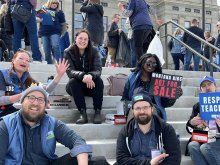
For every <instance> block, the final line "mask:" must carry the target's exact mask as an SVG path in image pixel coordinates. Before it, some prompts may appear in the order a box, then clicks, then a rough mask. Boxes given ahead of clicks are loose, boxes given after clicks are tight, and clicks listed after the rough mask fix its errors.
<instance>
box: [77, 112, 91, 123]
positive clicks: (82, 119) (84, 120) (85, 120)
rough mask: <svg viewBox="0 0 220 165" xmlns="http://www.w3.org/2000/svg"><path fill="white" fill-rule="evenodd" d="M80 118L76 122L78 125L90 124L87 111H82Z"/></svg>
mask: <svg viewBox="0 0 220 165" xmlns="http://www.w3.org/2000/svg"><path fill="white" fill-rule="evenodd" d="M80 114H81V115H80V118H79V119H78V120H77V121H76V124H85V123H88V118H87V114H86V109H81V110H80Z"/></svg>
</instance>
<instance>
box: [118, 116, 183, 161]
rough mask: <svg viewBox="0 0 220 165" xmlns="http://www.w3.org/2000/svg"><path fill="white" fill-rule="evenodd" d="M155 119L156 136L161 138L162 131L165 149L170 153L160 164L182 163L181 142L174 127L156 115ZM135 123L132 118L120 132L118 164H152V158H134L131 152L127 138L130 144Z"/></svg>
mask: <svg viewBox="0 0 220 165" xmlns="http://www.w3.org/2000/svg"><path fill="white" fill-rule="evenodd" d="M153 120H154V122H155V130H156V137H157V138H159V136H160V135H161V133H162V137H163V144H164V149H165V151H166V153H167V154H169V156H168V157H167V158H166V159H165V160H164V161H163V162H162V163H161V164H160V165H180V162H181V151H180V143H179V140H178V139H177V137H176V133H175V131H174V129H173V127H172V126H171V125H169V124H167V123H165V122H164V121H162V120H161V119H160V118H159V117H157V116H155V115H153ZM134 125H135V120H134V119H131V120H130V121H129V123H128V124H127V125H126V126H125V127H124V128H123V129H122V130H121V131H120V133H119V136H118V140H117V149H116V160H117V164H118V165H150V160H137V159H134V158H132V155H131V153H130V152H129V149H128V146H127V144H126V139H128V145H130V141H131V139H132V137H133V134H134ZM158 141H159V139H158ZM129 147H130V146H129Z"/></svg>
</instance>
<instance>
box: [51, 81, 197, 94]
mask: <svg viewBox="0 0 220 165" xmlns="http://www.w3.org/2000/svg"><path fill="white" fill-rule="evenodd" d="M182 89H183V96H197V95H198V93H199V87H192V86H182ZM108 90H109V83H105V84H104V95H107V94H108ZM54 94H55V95H67V92H66V83H59V84H58V85H57V87H56V88H55V90H54Z"/></svg>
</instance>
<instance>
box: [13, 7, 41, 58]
mask: <svg viewBox="0 0 220 165" xmlns="http://www.w3.org/2000/svg"><path fill="white" fill-rule="evenodd" d="M12 22H13V26H14V38H13V50H14V52H16V51H17V50H18V49H19V48H21V39H22V37H23V31H24V27H25V26H26V27H27V30H28V35H29V39H30V42H31V51H32V58H33V60H34V61H41V60H42V59H41V58H42V55H41V52H40V50H39V44H38V36H37V22H36V11H35V10H32V15H31V17H30V20H29V21H28V22H27V23H26V24H25V23H22V22H20V21H18V20H16V19H15V18H13V17H12Z"/></svg>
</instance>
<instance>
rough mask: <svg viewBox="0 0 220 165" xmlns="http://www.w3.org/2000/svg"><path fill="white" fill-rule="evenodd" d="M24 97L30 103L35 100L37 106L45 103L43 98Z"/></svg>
mask: <svg viewBox="0 0 220 165" xmlns="http://www.w3.org/2000/svg"><path fill="white" fill-rule="evenodd" d="M26 97H27V99H28V101H29V102H31V103H33V102H34V101H35V100H37V102H38V103H39V104H44V103H45V101H46V100H45V98H43V97H35V96H33V95H30V96H26Z"/></svg>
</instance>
